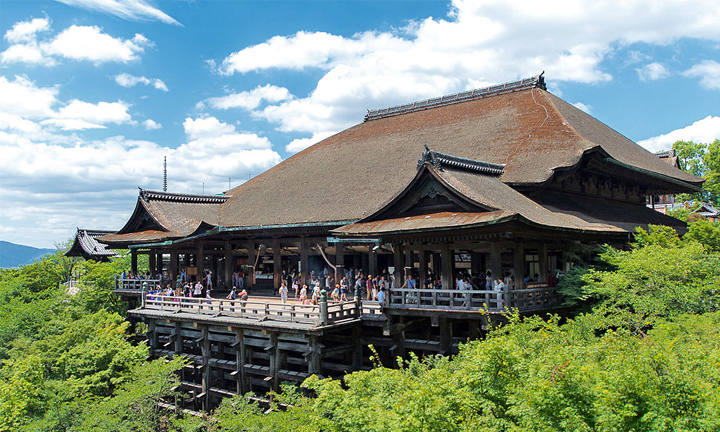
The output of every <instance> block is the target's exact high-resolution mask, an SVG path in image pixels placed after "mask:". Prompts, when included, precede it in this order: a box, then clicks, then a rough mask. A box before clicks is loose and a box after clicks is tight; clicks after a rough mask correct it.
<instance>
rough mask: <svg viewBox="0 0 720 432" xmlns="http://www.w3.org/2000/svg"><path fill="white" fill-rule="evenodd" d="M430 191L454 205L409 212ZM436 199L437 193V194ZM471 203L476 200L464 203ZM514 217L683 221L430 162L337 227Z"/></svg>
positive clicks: (414, 228) (590, 227) (362, 231)
mask: <svg viewBox="0 0 720 432" xmlns="http://www.w3.org/2000/svg"><path fill="white" fill-rule="evenodd" d="M428 194H431V195H433V196H434V197H438V196H444V197H448V198H449V201H450V202H453V203H456V204H457V205H456V206H455V208H454V209H439V210H437V211H436V210H435V209H434V208H433V207H432V206H428V208H429V209H430V211H429V212H427V213H424V214H423V213H418V212H407V209H410V208H412V207H410V206H409V204H408V202H413V201H415V202H421V201H422V200H423V199H425V197H426V196H427V195H428ZM435 199H437V198H435ZM463 202H465V203H471V204H474V206H468V205H463V204H461V203H463ZM509 221H519V222H522V223H525V224H528V225H532V226H536V227H542V228H545V229H551V230H563V231H577V232H584V233H606V234H607V233H610V234H622V233H632V232H634V231H635V228H636V227H637V226H645V227H646V226H647V224H649V223H654V224H664V225H669V226H676V228H678V229H683V228H684V227H683V224H682V222H680V221H678V220H677V219H674V218H671V217H668V216H665V215H662V214H660V213H658V212H655V211H653V210H651V209H647V208H646V207H645V206H638V205H632V204H627V203H620V202H614V201H609V200H601V199H596V198H585V199H583V198H581V197H580V198H579V197H568V196H566V195H565V194H562V193H559V192H548V193H543V194H541V195H540V196H539V198H535V199H532V198H529V197H527V196H525V195H523V194H522V193H520V192H518V191H517V190H515V189H513V188H512V187H510V186H509V185H507V184H505V183H503V182H502V181H500V179H499V178H497V177H496V176H493V175H488V174H481V173H478V172H477V171H475V170H473V169H467V168H456V167H452V168H447V169H439V168H438V167H436V166H434V165H433V164H431V163H430V162H425V163H423V165H422V166H421V167H420V169H419V170H418V172H417V174H416V176H415V178H414V179H413V180H412V181H411V182H410V184H408V185H407V187H406V188H405V189H404V190H403V191H402V192H401V193H400V194H399V195H398V196H396V197H394V198H393V199H392V200H391V201H390V202H389V203H387V204H386V205H385V206H384V207H383V208H381V209H379V210H378V211H377V212H375V213H374V214H371V215H369V216H367V217H365V218H363V219H362V220H360V221H358V222H356V223H352V224H348V225H346V226H343V227H339V228H336V229H334V230H333V233H334V234H335V235H338V236H350V237H352V236H387V235H399V234H411V233H415V232H422V231H428V230H431V231H433V232H440V231H443V230H470V229H478V228H482V227H488V226H491V225H497V224H500V223H504V222H509Z"/></svg>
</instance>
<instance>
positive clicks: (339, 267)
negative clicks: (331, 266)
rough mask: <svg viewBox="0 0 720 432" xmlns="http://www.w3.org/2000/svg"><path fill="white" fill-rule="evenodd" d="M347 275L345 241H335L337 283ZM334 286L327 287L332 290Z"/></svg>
mask: <svg viewBox="0 0 720 432" xmlns="http://www.w3.org/2000/svg"><path fill="white" fill-rule="evenodd" d="M344 276H345V243H335V283H340V279H342V278H343V277H344ZM348 283H349V282H348ZM332 288H333V287H328V288H327V289H329V290H332Z"/></svg>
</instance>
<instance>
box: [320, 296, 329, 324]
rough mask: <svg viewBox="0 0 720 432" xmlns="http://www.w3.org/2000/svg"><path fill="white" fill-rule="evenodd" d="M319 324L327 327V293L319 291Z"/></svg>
mask: <svg viewBox="0 0 720 432" xmlns="http://www.w3.org/2000/svg"><path fill="white" fill-rule="evenodd" d="M320 323H321V324H322V325H324V326H326V325H328V304H327V291H325V290H322V291H320Z"/></svg>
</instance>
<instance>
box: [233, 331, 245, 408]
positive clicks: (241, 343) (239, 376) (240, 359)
mask: <svg viewBox="0 0 720 432" xmlns="http://www.w3.org/2000/svg"><path fill="white" fill-rule="evenodd" d="M235 337H236V341H235V344H236V345H235V375H236V376H235V379H236V380H237V384H236V391H235V392H236V393H237V394H244V393H245V392H246V391H248V388H247V387H246V386H245V382H246V381H247V377H246V376H245V334H244V332H243V330H242V329H240V328H238V329H235Z"/></svg>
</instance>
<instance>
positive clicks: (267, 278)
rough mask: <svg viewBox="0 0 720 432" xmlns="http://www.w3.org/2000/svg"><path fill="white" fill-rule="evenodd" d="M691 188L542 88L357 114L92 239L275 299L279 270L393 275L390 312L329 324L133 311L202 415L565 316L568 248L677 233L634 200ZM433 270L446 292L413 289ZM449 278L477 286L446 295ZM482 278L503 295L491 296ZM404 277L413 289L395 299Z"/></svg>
mask: <svg viewBox="0 0 720 432" xmlns="http://www.w3.org/2000/svg"><path fill="white" fill-rule="evenodd" d="M418 159H419V160H418ZM701 184H702V179H700V178H698V177H695V176H693V175H691V174H688V173H685V172H683V171H682V170H680V169H678V168H677V167H674V166H672V165H670V164H667V163H664V162H663V161H661V160H660V159H658V157H657V156H655V155H653V154H652V153H649V152H648V151H646V150H644V149H642V148H641V147H640V146H638V145H637V144H635V143H633V142H632V141H630V140H629V139H628V138H626V137H624V136H623V135H621V134H620V133H618V132H616V131H614V130H613V129H611V128H610V127H608V126H606V125H604V124H603V123H601V122H600V121H598V120H596V119H595V118H593V117H591V116H589V115H588V114H586V113H584V112H583V111H581V110H579V109H577V108H575V107H574V106H573V105H571V104H569V103H567V102H565V101H563V100H561V99H560V98H558V97H556V96H554V95H552V94H550V93H548V92H547V91H546V87H545V82H544V78H543V76H542V75H539V76H535V77H532V78H528V79H524V80H520V81H516V82H512V83H506V84H501V85H498V86H493V87H489V88H485V89H478V90H472V91H467V92H462V93H458V94H455V95H449V96H443V97H440V98H435V99H430V100H425V101H418V102H415V103H411V104H406V105H401V106H397V107H392V108H387V109H382V110H371V111H368V112H367V114H366V116H365V119H364V121H363V122H362V123H360V124H358V125H356V126H353V127H351V128H349V129H347V130H344V131H342V132H340V133H338V134H336V135H334V136H331V137H329V138H327V139H325V140H323V141H321V142H319V143H317V144H315V145H313V146H311V147H309V148H308V149H306V150H304V151H302V152H300V153H298V154H296V155H294V156H292V157H290V158H289V159H287V160H285V161H283V162H282V163H280V164H278V165H277V166H275V167H273V168H271V169H269V170H268V171H266V172H264V173H263V174H261V175H259V176H257V177H255V178H253V179H252V180H249V181H248V182H246V183H244V184H242V185H241V186H239V187H237V188H234V189H231V190H228V191H226V192H224V193H222V194H220V195H188V194H177V193H168V192H154V191H148V190H140V194H139V197H138V200H137V203H136V206H135V211H134V212H133V214H132V216H131V217H130V219H129V220H128V222H127V223H126V224H125V226H124V227H123V228H121V229H120V230H119V231H118V232H117V233H114V234H111V235H106V236H104V237H101V238H100V240H101V241H102V242H104V243H106V244H108V245H109V246H111V247H113V248H129V249H130V251H131V253H132V254H133V257H137V255H138V254H148V256H149V262H150V267H151V272H152V273H153V274H156V273H162V272H166V273H167V274H168V276H169V280H171V281H175V280H176V279H177V276H178V275H179V274H180V272H184V273H185V274H186V276H187V277H189V278H199V277H201V276H202V275H204V274H205V272H206V271H211V277H212V278H213V284H214V286H215V287H221V288H222V287H227V286H228V285H229V284H228V281H231V278H232V274H233V273H234V272H236V271H242V272H243V274H244V281H245V287H249V288H255V287H262V286H272V287H277V285H278V284H279V281H280V279H281V277H282V274H283V271H285V272H286V273H288V274H289V273H291V272H293V271H298V272H299V273H300V274H301V278H302V281H301V283H307V282H308V278H309V274H310V272H311V271H314V272H315V273H316V274H320V273H322V272H323V269H324V268H326V267H327V268H330V269H331V271H334V272H335V280H336V281H339V280H340V278H342V277H343V275H345V273H346V270H349V269H354V270H357V269H362V270H363V272H364V274H365V275H367V274H371V275H377V274H379V273H380V272H381V271H383V270H387V271H388V274H392V275H393V276H394V280H395V281H396V284H395V286H394V287H393V288H392V289H391V292H390V294H389V296H388V299H387V301H386V303H385V304H383V305H377V304H376V303H375V304H373V303H372V302H370V303H369V302H361V301H358V300H357V299H356V300H355V301H353V302H349V303H347V304H345V305H344V306H342V307H343V308H344V309H343V312H337V313H335V312H333V311H334V309H332V307H334V305H331V306H328V305H327V304H325V306H323V308H324V310H321V307H320V306H322V302H321V305H319V306H314V307H315V308H317V310H315V309H312V310H310V309H303V308H301V307H300V306H299V305H295V306H293V307H294V308H296V309H293V310H290V309H276V307H277V306H275V305H270V306H268V304H266V305H265V306H261V305H252V304H242V305H241V304H239V303H238V304H234V305H229V304H225V303H223V301H220V300H212V301H210V302H211V303H212V304H210V303H208V304H205V305H203V304H201V303H198V302H197V301H196V300H195V301H190V300H183V301H182V302H180V303H177V302H176V303H173V302H172V301H166V300H163V299H155V300H152V301H151V300H150V299H146V298H143V299H142V306H140V307H139V308H138V309H135V310H132V311H130V314H131V315H133V316H135V317H137V318H141V319H143V320H144V321H145V322H146V323H147V324H148V328H149V331H148V339H149V341H150V346H151V347H152V349H153V353H154V354H155V355H175V354H184V355H189V356H190V357H191V358H192V359H193V360H194V363H193V365H192V367H188V368H186V369H187V370H186V371H184V372H183V374H184V375H183V381H184V382H185V384H186V386H188V388H191V389H192V391H194V392H195V393H194V394H195V395H196V396H197V395H201V396H202V397H200V396H197V398H198V400H200V401H202V403H204V404H212V403H213V399H212V398H216V397H222V396H223V395H225V394H226V393H227V394H229V393H238V392H243V391H248V390H257V389H262V388H274V387H276V386H277V383H278V381H279V380H282V379H289V380H296V381H301V380H302V379H304V378H305V377H306V376H308V374H313V373H315V374H321V375H323V376H338V375H341V374H342V373H345V372H349V371H352V370H358V369H360V368H363V367H368V366H370V365H369V363H368V360H367V358H368V355H369V351H368V348H367V345H368V344H373V345H374V346H375V347H376V349H377V350H378V352H379V354H380V356H381V359H382V360H383V361H384V362H386V363H387V364H388V365H389V364H392V361H393V358H395V356H397V355H400V356H402V355H404V354H405V353H406V352H407V351H408V350H412V351H416V352H419V353H444V354H451V353H453V352H456V350H457V346H458V343H460V342H462V341H464V340H467V338H474V337H479V336H480V334H481V332H482V331H484V330H486V329H487V328H488V326H491V325H493V321H494V320H497V321H501V320H502V319H503V311H506V310H507V309H506V308H515V309H518V310H520V311H521V312H536V311H546V310H551V309H553V308H557V307H560V306H561V305H562V301H561V298H560V297H559V294H558V293H557V291H556V288H555V287H553V286H552V285H553V283H552V279H553V278H552V277H549V275H550V276H553V275H555V276H556V275H558V274H562V272H564V271H566V269H567V263H566V262H565V258H564V254H565V253H566V252H567V251H568V250H570V249H571V248H573V246H574V245H576V244H578V243H611V244H624V243H626V242H627V241H628V240H630V239H631V236H632V234H633V233H634V231H635V229H636V227H638V226H643V227H646V226H647V225H648V224H661V225H668V226H672V227H674V228H675V229H677V230H680V231H682V230H684V229H685V226H684V224H683V222H681V221H679V220H677V219H674V218H671V217H669V216H666V215H664V214H661V213H658V212H656V211H653V210H652V209H650V208H648V207H646V202H645V199H646V198H645V197H646V196H655V195H663V194H675V193H684V192H693V191H696V190H698V188H699V187H700V185H701ZM133 262H134V263H136V260H135V259H134V260H133ZM428 273H434V274H435V275H437V276H438V277H439V279H440V280H441V282H442V287H443V288H442V289H434V288H432V289H427V288H425V287H423V285H422V281H423V280H424V278H425V276H426V275H427V274H428ZM460 273H462V274H464V275H467V276H469V277H470V278H471V279H473V280H474V281H475V283H474V285H473V286H472V289H470V290H464V291H457V290H454V289H452V288H453V287H454V280H455V278H456V277H457V276H458V274H460ZM488 273H489V274H490V275H491V278H492V279H503V278H505V277H507V276H508V275H511V277H512V278H513V279H514V284H512V286H509V285H508V286H505V287H504V288H503V289H502V290H501V291H494V290H488V289H486V287H485V284H484V280H485V277H486V275H487V274H488ZM408 275H410V276H411V277H413V278H416V279H419V281H420V283H419V284H418V286H417V288H416V289H407V288H405V289H403V288H401V284H402V281H404V280H405V279H406V277H407V276H408ZM527 280H531V281H532V282H527ZM251 293H252V291H251ZM329 309H330V310H329ZM348 311H351V312H348Z"/></svg>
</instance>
